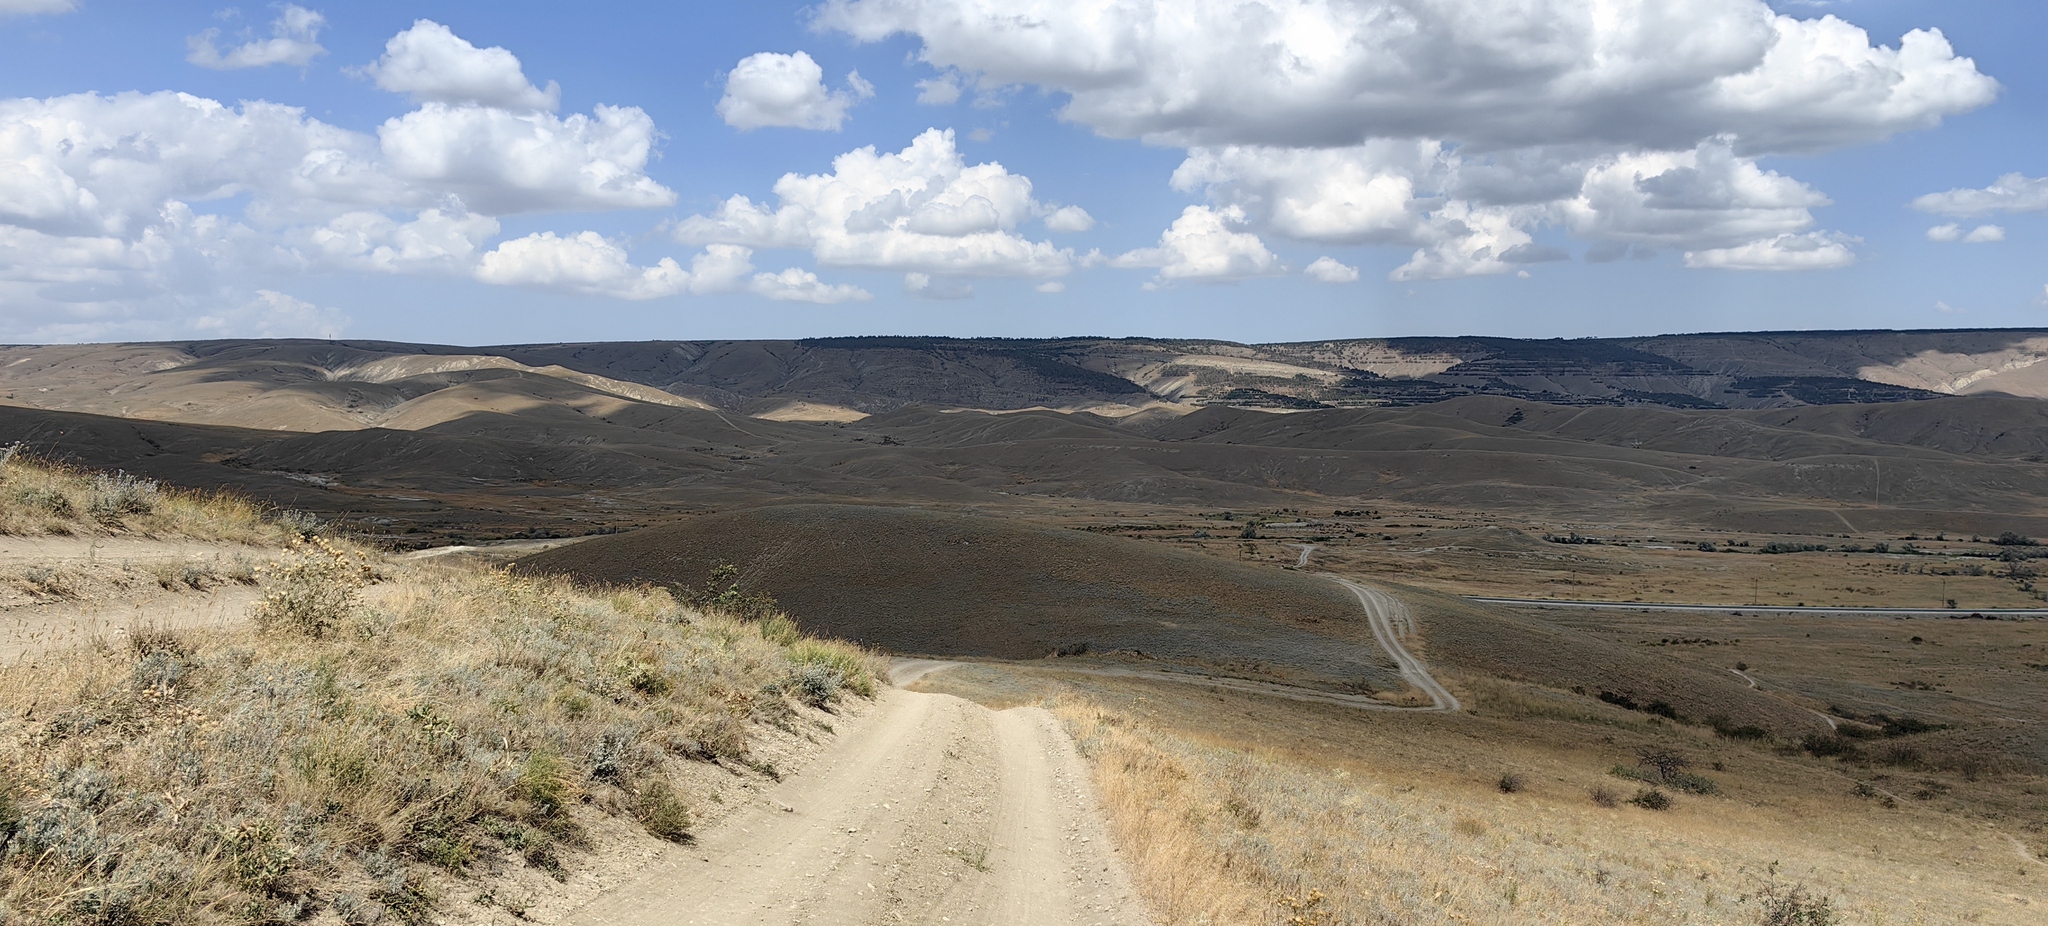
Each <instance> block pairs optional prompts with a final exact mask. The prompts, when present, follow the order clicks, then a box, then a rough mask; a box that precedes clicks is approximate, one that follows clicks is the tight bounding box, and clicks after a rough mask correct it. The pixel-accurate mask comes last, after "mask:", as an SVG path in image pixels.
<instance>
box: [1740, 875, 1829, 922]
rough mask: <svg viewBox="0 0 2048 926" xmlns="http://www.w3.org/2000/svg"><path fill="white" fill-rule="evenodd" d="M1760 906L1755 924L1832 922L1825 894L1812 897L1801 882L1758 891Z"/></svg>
mask: <svg viewBox="0 0 2048 926" xmlns="http://www.w3.org/2000/svg"><path fill="white" fill-rule="evenodd" d="M1757 901H1758V902H1759V903H1760V904H1761V905H1762V906H1763V910H1762V911H1761V916H1759V917H1758V918H1757V923H1758V926H1833V924H1834V922H1835V911H1834V907H1833V906H1832V905H1830V904H1829V902H1828V899H1827V898H1826V897H1815V896H1813V895H1811V894H1808V893H1807V892H1806V888H1805V887H1803V886H1794V887H1789V888H1788V887H1781V886H1779V885H1775V884H1773V885H1771V886H1769V887H1766V888H1764V889H1763V890H1762V891H1761V892H1759V893H1758V894H1757Z"/></svg>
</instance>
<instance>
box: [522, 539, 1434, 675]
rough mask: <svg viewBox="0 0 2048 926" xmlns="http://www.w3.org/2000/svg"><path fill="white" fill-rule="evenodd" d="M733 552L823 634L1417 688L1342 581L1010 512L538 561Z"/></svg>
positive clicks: (676, 580) (575, 550) (622, 542)
mask: <svg viewBox="0 0 2048 926" xmlns="http://www.w3.org/2000/svg"><path fill="white" fill-rule="evenodd" d="M720 563H731V564H734V565H736V566H738V567H739V568H740V570H741V574H742V575H743V576H745V577H746V578H745V584H746V586H747V588H748V590H749V591H751V592H755V593H767V594H770V595H773V596H774V597H775V598H776V599H777V600H778V601H779V602H781V604H782V606H783V607H785V608H787V609H788V610H789V611H790V612H791V614H792V615H794V616H795V617H796V619H797V621H798V623H800V624H802V625H803V627H804V628H805V629H806V630H808V631H811V632H813V633H824V634H832V635H834V636H838V637H842V638H848V639H855V640H860V641H863V642H865V643H868V644H871V645H875V646H879V647H883V648H886V649H889V650H893V651H895V652H899V653H921V654H929V655H938V656H980V657H994V658H1001V659H1034V658H1039V657H1043V656H1047V655H1049V654H1052V653H1055V652H1064V653H1068V654H1078V653H1080V652H1083V651H1085V652H1088V653H1092V654H1099V655H1104V656H1110V657H1115V658H1124V659H1145V660H1164V661H1168V662H1172V663H1178V664H1182V665H1187V666H1191V667H1199V668H1202V669H1205V670H1208V671H1215V672H1219V673H1225V674H1231V675H1237V676H1243V677H1250V678H1263V679H1271V680H1275V681H1283V682H1290V683H1295V684H1308V685H1316V686H1321V687H1325V688H1332V689H1341V690H1398V689H1400V688H1401V687H1402V683H1401V681H1400V679H1399V676H1398V674H1397V673H1396V672H1395V671H1394V669H1393V667H1392V665H1391V663H1390V662H1389V661H1388V658H1387V657H1386V655H1385V654H1384V653H1382V652H1381V651H1380V650H1379V649H1378V648H1377V647H1376V646H1375V645H1374V644H1373V642H1372V638H1371V631H1370V628H1369V627H1368V625H1367V624H1366V621H1365V616H1364V614H1363V613H1362V612H1361V611H1360V610H1359V607H1358V602H1357V601H1356V599H1354V598H1353V597H1352V596H1351V595H1350V593H1349V592H1346V591H1345V590H1344V589H1343V588H1342V587H1340V586H1338V585H1337V584H1336V583H1334V582H1330V581H1327V580H1324V579H1318V578H1314V577H1310V576H1305V575H1299V574H1296V573H1291V572H1283V571H1279V570H1275V569H1271V568H1269V567H1255V566H1245V565H1239V564H1237V563H1232V562H1228V561H1220V560H1216V559H1212V558H1210V557H1206V556H1202V555H1200V554H1195V553H1190V552H1185V551H1181V550H1174V549H1168V548H1162V547H1158V546H1155V545H1150V544H1145V543H1141V542H1139V541H1134V540H1128V539H1123V538H1118V537H1104V536H1098V535H1094V534H1088V533H1083V532H1079V531H1072V530H1065V529H1060V528H1049V527H1040V526H1036V525H1031V524H1024V523H1018V522H1016V521H1012V520H1006V519H1001V518H995V517H986V516H980V515H967V514H952V513H943V512H936V511H924V510H914V509H903V508H880V507H860V506H845V505H785V506H778V507H770V508H759V509H753V510H748V511H739V512H731V513H725V514H717V515H707V516H704V517H699V518H695V519H692V520H690V521H688V522H686V523H683V524H679V525H672V526H666V527H659V528H649V529H646V530H641V531H636V532H634V533H631V534H622V535H618V536H614V537H603V538H598V539H594V540H589V541H586V542H583V543H579V544H575V545H572V546H569V547H563V548H560V549H556V550H550V551H547V552H545V553H541V554H537V555H535V556H532V557H528V558H527V559H524V560H521V561H520V568H522V569H525V570H529V571H533V572H540V573H561V574H567V575H571V576H575V577H577V578H579V579H582V580H588V581H598V582H610V583H626V582H654V583H661V584H676V585H681V586H684V587H689V588H697V587H702V585H703V584H704V583H705V582H706V581H707V579H709V577H710V575H711V572H712V570H713V569H715V568H716V567H717V566H718V565H719V564H720Z"/></svg>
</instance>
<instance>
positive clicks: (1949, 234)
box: [1927, 222, 2005, 244]
mask: <svg viewBox="0 0 2048 926" xmlns="http://www.w3.org/2000/svg"><path fill="white" fill-rule="evenodd" d="M1927 240H1929V241H1943V242H1948V241H1960V242H1963V243H1964V244H1990V243H1992V242H1996V241H2004V240H2005V228H2004V227H2003V226H1999V225H1979V226H1977V227H1976V228H1973V229H1970V230H1969V231H1968V232H1965V231H1963V227H1962V226H1961V225H1958V224H1956V223H1954V222H1950V223H1948V224H1946V225H1936V226H1934V227H1933V228H1930V229H1928V230H1927Z"/></svg>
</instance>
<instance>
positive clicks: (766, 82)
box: [718, 51, 875, 132]
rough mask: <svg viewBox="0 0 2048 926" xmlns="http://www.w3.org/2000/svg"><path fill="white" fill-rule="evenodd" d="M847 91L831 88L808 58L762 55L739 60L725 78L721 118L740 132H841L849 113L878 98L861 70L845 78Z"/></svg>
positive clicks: (816, 64)
mask: <svg viewBox="0 0 2048 926" xmlns="http://www.w3.org/2000/svg"><path fill="white" fill-rule="evenodd" d="M846 84H847V89H845V90H837V91H834V90H828V89H826V87H825V71H824V69H823V68H821V67H819V66H818V62H816V61H814V60H812V58H811V56H810V55H809V54H806V53H804V52H801V51H799V52H797V53H796V54H793V55H781V54H776V53H774V52H765V51H764V52H761V53H760V54H756V55H748V56H747V57H745V58H742V59H740V63H739V64H738V65H737V66H735V67H734V68H733V69H732V73H730V74H728V75H726V78H725V96H723V97H721V98H720V99H719V101H718V116H719V118H721V119H724V120H725V124H726V125H729V126H732V127H733V128H736V129H739V130H740V131H743V132H745V131H752V130H754V129H759V128H765V127H768V126H782V127H786V128H793V129H813V130H817V131H830V132H837V131H839V128H840V126H842V125H844V124H845V123H846V115H847V110H849V109H852V108H853V106H854V104H856V103H859V102H860V101H862V100H865V99H868V98H870V97H873V96H874V95H875V87H874V85H873V84H870V83H868V82H867V81H865V80H862V79H861V76H860V72H859V71H854V72H852V73H850V74H848V75H846Z"/></svg>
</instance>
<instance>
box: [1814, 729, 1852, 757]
mask: <svg viewBox="0 0 2048 926" xmlns="http://www.w3.org/2000/svg"><path fill="white" fill-rule="evenodd" d="M1799 748H1801V749H1804V750H1806V752H1807V753H1808V754H1809V755H1813V756H1817V757H1820V758H1836V759H1858V758H1861V757H1862V756H1863V750H1862V749H1859V748H1857V746H1856V744H1855V743H1854V742H1852V741H1851V740H1850V739H1849V738H1848V737H1846V736H1843V735H1842V734H1840V733H1825V734H1823V733H1809V734H1807V735H1806V738H1805V739H1802V740H1800V741H1799Z"/></svg>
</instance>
